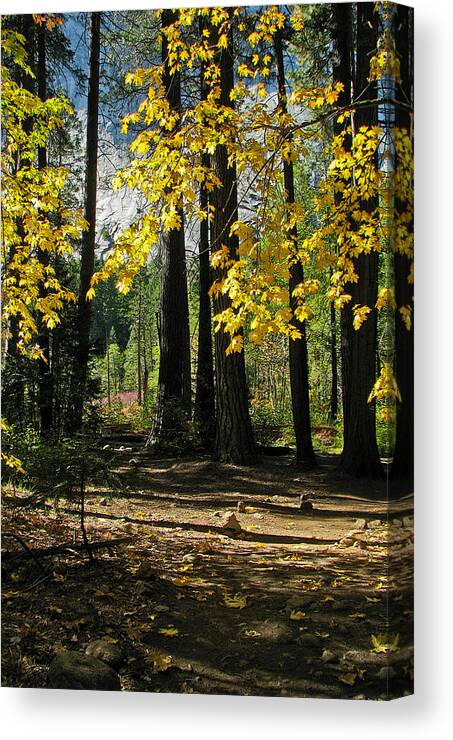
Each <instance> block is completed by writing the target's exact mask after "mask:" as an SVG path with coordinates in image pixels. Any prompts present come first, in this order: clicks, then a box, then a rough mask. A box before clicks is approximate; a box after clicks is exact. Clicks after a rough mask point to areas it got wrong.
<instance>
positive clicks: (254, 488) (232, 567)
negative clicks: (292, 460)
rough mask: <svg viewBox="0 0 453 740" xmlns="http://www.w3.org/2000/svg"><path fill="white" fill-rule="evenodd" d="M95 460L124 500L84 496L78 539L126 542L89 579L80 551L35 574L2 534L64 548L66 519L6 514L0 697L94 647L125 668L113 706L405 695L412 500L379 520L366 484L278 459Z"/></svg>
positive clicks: (375, 488) (47, 512)
mask: <svg viewBox="0 0 453 740" xmlns="http://www.w3.org/2000/svg"><path fill="white" fill-rule="evenodd" d="M108 444H109V450H106V454H112V455H114V459H115V465H116V468H117V470H118V472H119V475H120V476H121V477H122V479H123V482H124V484H127V486H128V489H127V490H122V491H120V492H115V493H112V492H108V491H91V492H90V493H89V495H88V501H87V517H88V519H87V521H88V525H89V535H90V537H91V539H92V540H101V539H104V538H118V537H129V538H130V539H129V540H128V541H127V542H125V543H123V544H121V545H118V546H116V547H114V548H111V550H110V551H109V550H101V551H99V554H98V556H97V564H96V566H95V567H89V566H88V565H87V562H86V556H85V555H82V554H81V553H80V552H74V553H72V554H71V553H69V554H68V553H64V554H62V555H61V556H59V557H54V559H53V560H52V561H51V560H50V558H41V559H39V558H38V559H37V560H34V559H33V558H31V557H30V556H29V555H28V554H27V553H26V552H25V551H24V549H23V548H21V547H20V544H19V543H18V542H17V540H14V539H13V538H11V537H9V536H8V532H14V533H15V534H16V535H19V536H20V537H21V538H23V540H24V541H25V542H26V544H27V545H28V546H29V547H32V548H37V547H44V546H48V545H49V544H57V543H59V542H67V541H68V540H70V539H71V536H72V532H73V529H74V527H77V512H76V509H75V507H74V506H73V505H71V503H68V502H60V508H59V510H58V511H55V510H54V507H53V503H52V502H51V501H50V500H48V501H47V502H45V503H43V508H41V509H39V508H37V507H34V508H33V509H31V508H28V507H25V506H20V505H19V504H22V503H23V502H22V501H18V500H17V499H14V498H13V497H7V498H5V503H4V510H3V531H4V533H5V532H6V536H5V534H4V538H3V549H4V550H7V551H8V552H10V551H13V550H17V551H18V552H19V551H20V555H18V557H17V558H11V557H8V558H7V559H6V562H5V563H4V568H5V575H4V581H3V584H4V585H3V588H4V594H3V599H4V601H3V685H7V686H43V685H45V683H46V678H47V667H48V665H49V663H50V662H51V660H52V658H53V657H54V655H55V653H57V652H58V651H60V650H62V649H72V650H80V651H83V650H84V648H85V646H86V645H87V644H88V642H90V641H91V640H93V639H95V638H99V637H103V636H108V637H109V638H110V639H111V640H114V641H115V644H117V645H118V646H120V647H121V649H122V650H123V652H124V654H125V664H124V667H123V668H122V669H121V671H120V676H121V682H122V687H123V688H124V689H125V690H131V691H171V692H181V691H182V692H187V693H192V692H201V693H227V694H255V695H256V694H260V695H280V696H281V695H285V696H324V697H344V698H346V697H357V698H381V699H385V698H391V697H393V696H397V695H401V694H404V693H405V692H406V693H409V692H411V690H412V651H411V648H410V645H411V643H412V631H411V630H412V627H411V622H412V574H411V559H412V540H413V531H412V518H411V511H412V499H411V497H405V498H403V499H401V500H400V501H399V502H393V503H392V504H391V505H390V507H389V505H388V504H387V503H386V497H385V486H384V485H383V484H382V483H379V484H371V485H370V486H369V487H368V488H367V491H366V493H367V498H364V497H363V496H360V487H359V486H358V485H357V484H354V485H351V484H347V483H346V482H344V483H342V482H340V483H338V482H335V488H334V489H333V488H332V481H331V461H329V460H326V461H323V464H322V465H321V467H320V469H319V470H317V471H316V472H311V473H308V472H307V473H300V472H298V471H296V470H295V469H293V468H291V467H290V466H289V464H288V459H286V458H282V459H278V460H275V459H271V460H266V461H265V462H263V463H262V464H261V465H259V466H256V467H255V468H252V469H250V468H240V467H235V466H225V465H223V466H222V465H217V464H215V463H213V462H211V461H209V460H208V459H205V460H199V459H197V460H182V461H179V462H175V460H170V459H169V460H164V459H160V460H156V459H154V458H152V457H151V456H150V455H148V454H147V453H146V451H144V450H143V448H142V447H141V446H140V444H139V442H138V441H134V442H127V441H126V442H121V440H116V441H115V440H110V441H109V442H108ZM121 448H123V449H121ZM124 448H126V449H124ZM131 460H133V461H134V462H130V461H131ZM301 493H305V494H310V497H311V503H312V505H313V507H314V509H313V511H312V512H308V513H302V512H301V511H300V508H299V497H300V494H301ZM389 508H390V509H391V510H390V511H389ZM229 512H234V514H235V517H236V518H237V521H238V522H239V525H240V529H238V530H237V531H233V530H231V529H228V528H225V526H224V525H225V523H226V521H227V520H228V516H229ZM365 522H366V524H365ZM41 568H44V569H46V570H45V571H44V570H41ZM43 579H45V580H43ZM40 580H41V582H40ZM372 636H374V637H375V638H376V639H375V642H374V643H373V641H372V640H373V638H372ZM388 650H390V651H391V652H387V651H388Z"/></svg>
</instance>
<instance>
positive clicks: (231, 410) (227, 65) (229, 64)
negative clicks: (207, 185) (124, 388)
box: [211, 10, 256, 464]
mask: <svg viewBox="0 0 453 740" xmlns="http://www.w3.org/2000/svg"><path fill="white" fill-rule="evenodd" d="M229 12H230V14H231V10H230V11H229ZM216 35H217V29H216V28H215V27H212V28H211V36H212V38H213V39H214V43H215V39H216ZM217 64H218V65H219V68H220V104H221V105H223V106H228V107H232V106H233V103H232V101H231V100H230V92H231V90H232V89H233V87H234V72H233V54H232V39H231V33H230V37H229V41H228V47H227V48H226V49H221V50H219V51H218V58H217ZM211 164H212V167H213V170H214V172H215V174H216V176H217V177H218V178H219V180H220V182H221V183H222V185H223V187H221V188H215V189H214V190H213V192H212V200H211V202H212V205H213V206H214V209H215V211H214V216H213V219H212V222H211V249H212V251H214V252H215V251H216V250H218V249H220V247H221V246H222V245H225V246H226V247H227V248H228V250H229V259H230V260H233V261H234V260H237V258H238V246H239V244H238V239H237V236H236V235H234V236H230V227H231V225H232V224H233V223H234V222H235V221H236V220H237V217H238V202H237V173H236V165H235V163H234V162H230V163H228V153H227V149H226V147H225V146H224V145H223V144H222V145H218V146H217V147H216V150H215V152H214V154H213V155H212V160H211ZM225 274H226V269H225V268H218V269H216V270H215V272H214V278H215V279H216V280H221V279H222V277H224V276H225ZM230 306H231V301H230V298H229V297H228V296H226V295H222V294H219V293H217V294H216V296H215V298H214V300H213V309H214V314H217V313H220V312H221V311H224V310H225V309H227V308H229V307H230ZM229 344H230V338H229V335H228V334H227V333H226V332H224V331H223V330H220V331H218V332H216V334H215V368H216V412H217V415H216V441H215V447H216V454H217V456H218V457H219V458H220V459H221V460H224V461H225V462H231V463H236V464H247V463H251V462H252V461H253V460H254V459H255V456H256V451H255V442H254V439H253V430H252V424H251V420H250V414H249V407H248V389H247V379H246V374H245V359H244V352H232V353H231V354H229V355H227V354H226V350H227V347H228V345H229Z"/></svg>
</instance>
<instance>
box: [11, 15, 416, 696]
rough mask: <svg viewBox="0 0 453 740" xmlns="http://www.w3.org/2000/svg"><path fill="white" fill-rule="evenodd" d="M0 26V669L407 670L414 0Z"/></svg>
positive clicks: (197, 673) (310, 689)
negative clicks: (408, 0)
mask: <svg viewBox="0 0 453 740" xmlns="http://www.w3.org/2000/svg"><path fill="white" fill-rule="evenodd" d="M1 23H2V30H1V37H2V69H1V84H2V108H1V120H2V133H1V147H2V163H1V180H2V195H1V236H2V239H1V261H2V344H1V367H2V412H1V413H2V420H1V425H2V453H1V454H2V580H3V592H2V615H3V619H2V685H3V686H15V687H49V688H69V689H99V690H123V691H147V692H178V693H179V692H182V693H204V694H238V695H263V696H271V695H272V696H299V697H301V696H305V697H331V698H355V699H378V700H387V699H393V698H397V697H401V696H405V695H408V694H410V693H412V688H413V687H412V683H413V652H412V640H413V611H412V609H413V605H412V599H413V593H412V591H413V589H412V558H413V465H414V444H413V434H414V409H413V395H414V366H413V336H414V333H413V332H414V329H413V287H414V286H413V11H412V9H411V8H409V7H406V6H400V5H395V4H393V3H389V2H377V3H374V2H361V3H341V4H336V3H322V4H307V5H281V6H279V5H263V6H250V7H248V6H241V7H220V6H216V7H211V8H188V9H172V10H165V9H164V10H149V11H144V10H125V11H118V10H116V11H110V12H108V11H102V12H100V11H93V12H91V13H62V14H41V15H40V14H34V15H4V16H2V18H1ZM219 637H220V638H221V639H219Z"/></svg>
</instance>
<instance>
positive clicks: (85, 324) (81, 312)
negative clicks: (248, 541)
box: [68, 13, 101, 433]
mask: <svg viewBox="0 0 453 740" xmlns="http://www.w3.org/2000/svg"><path fill="white" fill-rule="evenodd" d="M100 26H101V14H100V13H92V14H91V48H90V78H89V82H88V109H87V139H86V171H85V218H86V220H87V222H88V230H87V231H85V232H84V235H83V242H82V257H81V264H80V284H79V297H78V303H77V322H76V347H75V353H74V365H73V373H72V381H71V398H70V408H69V423H68V432H70V433H74V432H76V431H78V430H80V428H81V426H82V415H83V404H84V400H85V396H86V385H87V376H88V357H89V350H90V327H91V301H89V300H87V297H86V294H87V291H88V290H89V288H90V283H91V278H92V276H93V273H94V257H95V238H96V190H97V161H98V116H99V56H100Z"/></svg>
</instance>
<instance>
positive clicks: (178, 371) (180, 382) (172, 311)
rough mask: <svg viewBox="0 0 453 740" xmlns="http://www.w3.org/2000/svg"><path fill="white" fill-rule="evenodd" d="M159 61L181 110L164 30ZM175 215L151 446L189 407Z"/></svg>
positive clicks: (167, 244) (166, 242)
mask: <svg viewBox="0 0 453 740" xmlns="http://www.w3.org/2000/svg"><path fill="white" fill-rule="evenodd" d="M176 18H177V11H174V10H164V11H163V12H162V28H163V29H165V28H167V27H168V26H170V25H171V24H172V23H174V22H175V20H176ZM162 63H163V65H164V76H163V82H164V87H165V92H166V96H167V100H168V102H169V104H170V107H171V108H172V109H173V110H176V111H180V110H181V86H180V75H179V73H177V72H176V73H175V74H170V68H169V64H168V42H167V38H166V36H165V33H163V34H162ZM179 216H180V218H181V227H180V228H176V229H172V230H171V231H169V232H166V233H165V234H163V237H162V275H161V299H160V311H159V348H160V362H159V376H158V387H157V404H156V412H155V417H154V422H153V427H152V430H151V434H150V437H149V440H148V445H150V446H152V447H154V448H156V449H158V448H161V449H165V448H166V447H167V446H168V445H171V446H172V445H173V442H174V440H175V439H176V437H178V436H179V435H181V434H182V435H184V434H185V431H186V430H187V422H188V420H189V419H190V411H191V368H190V334H189V301H188V294H187V273H186V253H185V242H184V225H183V211H182V204H181V207H180V209H179ZM182 441H183V440H181V442H182Z"/></svg>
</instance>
